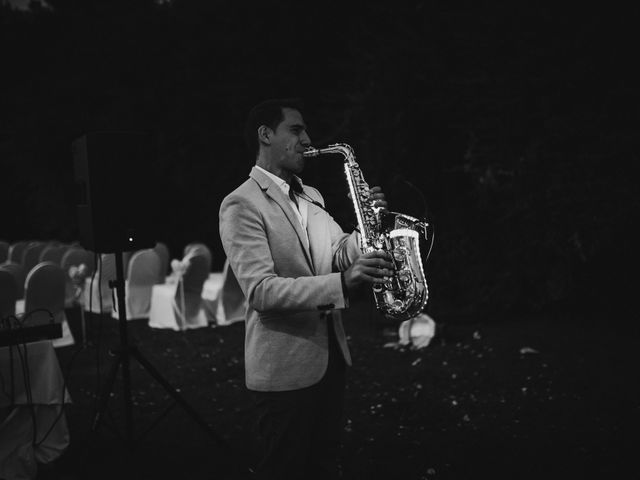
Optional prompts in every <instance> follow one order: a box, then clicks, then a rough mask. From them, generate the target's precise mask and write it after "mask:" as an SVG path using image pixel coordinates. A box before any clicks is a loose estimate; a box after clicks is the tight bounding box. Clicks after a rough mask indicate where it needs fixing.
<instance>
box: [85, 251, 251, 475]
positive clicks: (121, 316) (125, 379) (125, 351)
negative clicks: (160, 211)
mask: <svg viewBox="0 0 640 480" xmlns="http://www.w3.org/2000/svg"><path fill="white" fill-rule="evenodd" d="M115 258H116V280H115V281H113V282H112V285H114V286H115V288H116V298H117V305H118V323H119V332H120V346H119V348H118V349H116V358H115V359H114V362H113V364H112V365H111V368H110V369H109V373H108V375H107V378H106V381H105V383H104V387H103V389H102V392H101V394H100V397H99V400H98V409H97V412H96V414H95V417H94V419H93V425H92V428H91V431H92V432H96V431H97V430H98V428H99V427H100V424H101V423H102V419H103V417H104V415H105V413H106V412H107V406H108V402H109V397H110V396H111V393H112V392H113V391H114V388H115V381H116V377H117V375H118V370H119V369H120V367H122V392H123V401H124V405H123V406H124V419H125V441H126V447H127V449H129V448H130V447H132V446H134V438H133V412H132V405H133V402H132V398H131V371H130V367H131V359H132V358H133V359H134V360H136V361H137V362H138V363H139V364H140V365H141V366H142V367H143V368H144V370H145V371H146V372H147V373H148V374H149V375H151V377H153V379H154V380H155V381H156V382H158V383H159V384H160V385H161V386H162V387H163V388H164V389H165V390H166V391H167V393H168V394H169V395H170V396H171V397H172V398H173V400H174V401H175V403H177V404H178V405H180V406H181V407H182V408H183V410H184V411H185V412H186V413H187V414H188V415H189V416H190V417H191V418H192V419H193V420H195V422H196V423H197V424H198V425H199V426H200V427H201V428H202V429H203V430H204V431H205V432H206V433H207V434H208V435H209V437H211V439H213V441H214V442H215V444H216V446H217V447H218V448H219V449H220V450H221V453H223V454H224V455H225V457H224V458H227V459H231V460H233V461H232V462H230V463H231V466H232V467H235V468H236V469H238V470H239V471H248V469H247V468H241V467H239V466H240V462H239V460H238V457H237V455H236V453H235V452H234V451H233V450H232V449H231V447H230V446H229V444H228V443H227V442H226V441H225V440H224V439H223V438H222V437H220V436H219V435H218V434H217V433H216V432H215V431H214V430H213V429H212V428H211V426H209V424H208V423H207V422H205V421H204V419H202V417H200V415H199V414H198V413H197V412H196V411H195V410H194V409H193V407H191V406H190V405H189V404H188V403H187V402H186V401H185V400H184V398H182V396H181V395H180V394H179V393H178V391H177V390H176V389H175V388H174V387H172V386H171V384H170V383H169V382H168V381H167V380H166V379H165V378H164V377H163V376H162V375H161V374H160V372H158V370H157V369H156V368H154V366H153V365H152V364H151V363H150V362H149V361H148V360H147V359H146V358H145V357H144V356H143V355H142V353H140V351H139V350H138V348H137V347H136V346H135V345H134V344H133V343H132V342H131V341H130V340H129V336H128V331H127V313H126V311H127V310H126V301H125V284H124V273H123V262H122V251H117V252H115ZM154 425H155V423H154Z"/></svg>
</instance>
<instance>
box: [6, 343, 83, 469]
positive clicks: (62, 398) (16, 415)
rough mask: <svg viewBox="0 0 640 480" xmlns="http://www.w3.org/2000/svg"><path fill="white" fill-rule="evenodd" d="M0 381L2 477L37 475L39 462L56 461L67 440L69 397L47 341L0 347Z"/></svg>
mask: <svg viewBox="0 0 640 480" xmlns="http://www.w3.org/2000/svg"><path fill="white" fill-rule="evenodd" d="M18 349H19V351H18ZM20 354H22V356H21V355H20ZM25 360H26V362H25ZM25 363H26V365H28V372H29V379H30V382H29V383H28V385H29V388H25V385H26V382H25V379H24V376H23V367H25ZM25 368H26V367H25ZM0 380H1V381H2V384H1V387H2V388H1V389H0V438H1V439H2V441H1V442H0V478H7V479H12V478H36V475H37V469H38V465H37V464H38V463H49V462H51V461H53V460H55V459H56V458H58V457H59V456H60V455H61V454H62V453H63V452H64V451H65V450H66V448H67V447H68V446H69V442H70V440H69V428H68V426H67V419H66V416H65V414H64V411H63V403H71V397H70V396H69V393H68V391H67V389H66V388H65V384H64V378H63V376H62V371H61V370H60V365H59V363H58V358H57V356H56V354H55V351H54V349H53V344H52V342H51V340H45V341H41V342H33V343H27V344H26V346H25V345H20V346H8V347H2V348H0ZM29 395H31V401H30V400H29ZM34 417H35V426H36V429H35V430H36V445H35V446H34V444H33V431H34ZM49 430H51V431H50V432H49ZM47 432H49V433H47Z"/></svg>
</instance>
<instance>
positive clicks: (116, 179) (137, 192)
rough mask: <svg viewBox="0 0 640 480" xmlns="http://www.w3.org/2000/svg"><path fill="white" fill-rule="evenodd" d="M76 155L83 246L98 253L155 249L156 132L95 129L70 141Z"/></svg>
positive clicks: (78, 204) (74, 160) (74, 157)
mask: <svg viewBox="0 0 640 480" xmlns="http://www.w3.org/2000/svg"><path fill="white" fill-rule="evenodd" d="M72 154H73V162H74V175H75V182H76V188H77V199H76V207H77V217H78V233H79V236H80V243H81V244H82V246H83V247H84V248H86V249H88V250H91V251H93V252H96V253H114V252H117V251H121V252H125V251H131V250H134V249H142V248H151V247H153V246H154V245H155V243H156V242H155V241H156V238H157V236H156V233H157V232H155V228H156V227H155V222H154V220H155V219H154V215H153V211H154V206H153V204H152V200H153V198H154V197H156V195H155V194H154V192H153V190H154V186H155V185H158V182H157V181H156V179H155V178H154V172H155V168H154V161H155V160H156V151H155V141H154V138H153V135H152V134H150V133H147V132H132V131H102V132H91V133H87V134H85V135H83V136H81V137H79V138H77V139H76V140H74V141H73V142H72Z"/></svg>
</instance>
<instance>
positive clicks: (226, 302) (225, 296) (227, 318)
mask: <svg viewBox="0 0 640 480" xmlns="http://www.w3.org/2000/svg"><path fill="white" fill-rule="evenodd" d="M221 277H222V278H221V279H220V286H219V288H218V289H216V291H215V292H212V293H213V298H209V295H203V298H204V305H205V310H206V311H207V317H208V320H209V323H213V324H216V325H219V326H224V325H230V324H232V323H235V322H242V321H244V319H245V314H246V311H247V301H246V299H245V297H244V293H242V290H241V289H240V284H239V283H238V280H237V279H236V276H235V274H234V273H233V270H232V269H231V267H230V266H229V260H225V262H224V267H223V269H222V275H221ZM216 287H217V285H216Z"/></svg>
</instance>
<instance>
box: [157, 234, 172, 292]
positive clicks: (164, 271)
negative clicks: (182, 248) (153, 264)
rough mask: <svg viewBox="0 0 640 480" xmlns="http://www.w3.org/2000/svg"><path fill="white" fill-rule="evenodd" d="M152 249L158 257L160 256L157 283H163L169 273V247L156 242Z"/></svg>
mask: <svg viewBox="0 0 640 480" xmlns="http://www.w3.org/2000/svg"><path fill="white" fill-rule="evenodd" d="M153 250H154V251H155V252H156V253H157V254H158V257H160V275H159V276H158V283H164V282H165V279H166V278H167V275H168V273H169V257H170V253H169V247H167V245H166V244H165V243H162V242H156V245H155V247H153Z"/></svg>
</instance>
